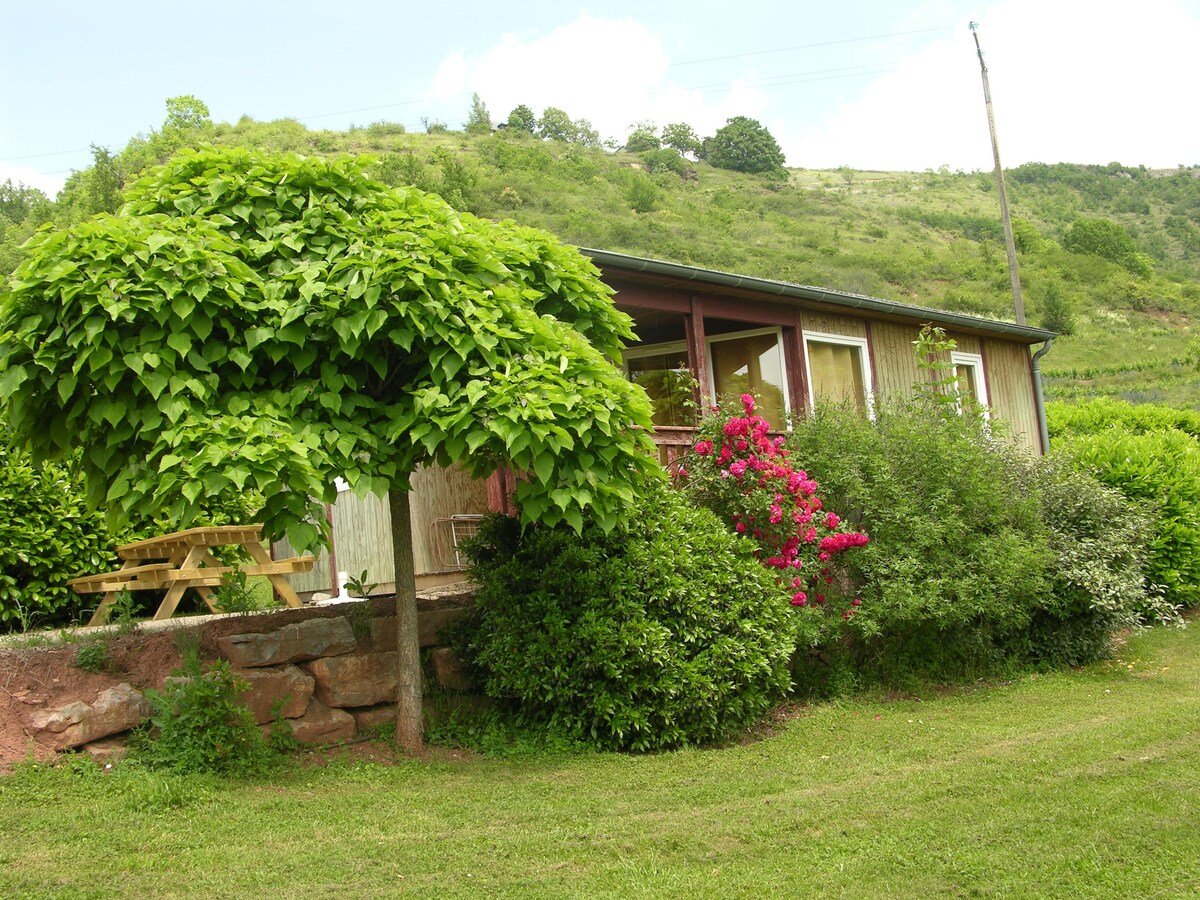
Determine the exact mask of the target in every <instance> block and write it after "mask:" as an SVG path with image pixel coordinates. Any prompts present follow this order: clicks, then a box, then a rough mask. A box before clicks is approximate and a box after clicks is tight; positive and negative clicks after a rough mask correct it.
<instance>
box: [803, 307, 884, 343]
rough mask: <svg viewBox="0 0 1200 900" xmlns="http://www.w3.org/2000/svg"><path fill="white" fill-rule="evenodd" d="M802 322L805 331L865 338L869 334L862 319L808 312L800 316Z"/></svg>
mask: <svg viewBox="0 0 1200 900" xmlns="http://www.w3.org/2000/svg"><path fill="white" fill-rule="evenodd" d="M800 322H801V325H802V327H803V328H804V331H805V333H807V332H809V331H822V332H824V333H825V334H840V335H845V336H846V337H859V338H865V337H866V336H867V326H866V323H865V322H863V320H862V319H852V318H849V317H847V316H826V315H818V314H817V313H810V312H806V313H804V314H803V315H802V316H801V317H800Z"/></svg>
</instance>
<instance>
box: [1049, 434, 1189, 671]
mask: <svg viewBox="0 0 1200 900" xmlns="http://www.w3.org/2000/svg"><path fill="white" fill-rule="evenodd" d="M1030 473H1031V476H1032V477H1033V479H1034V481H1035V483H1036V484H1037V488H1038V494H1039V496H1040V499H1041V506H1042V517H1043V520H1044V521H1045V522H1046V524H1047V526H1048V527H1049V529H1050V547H1051V550H1052V551H1053V553H1054V562H1053V566H1052V567H1051V579H1052V580H1051V596H1050V598H1049V602H1044V603H1041V604H1039V605H1038V607H1037V609H1035V611H1034V614H1033V618H1032V621H1031V623H1030V630H1029V653H1030V655H1031V656H1032V657H1033V658H1035V659H1039V660H1044V661H1046V662H1049V663H1051V664H1054V665H1080V664H1083V663H1086V662H1091V661H1092V660H1095V659H1098V658H1101V657H1103V656H1106V655H1107V653H1108V649H1109V642H1110V638H1111V635H1112V632H1113V631H1115V630H1117V629H1121V628H1131V627H1135V626H1137V625H1139V624H1141V623H1143V622H1150V623H1164V624H1165V623H1176V622H1178V621H1179V616H1178V613H1177V612H1176V610H1175V608H1174V607H1173V606H1171V604H1170V603H1169V602H1168V601H1167V600H1166V599H1165V597H1164V596H1163V595H1162V593H1161V591H1159V590H1157V589H1151V590H1148V589H1147V583H1146V571H1147V567H1148V565H1149V548H1150V545H1151V542H1152V540H1153V536H1154V527H1155V523H1156V517H1155V515H1154V513H1153V510H1152V508H1151V507H1150V506H1149V505H1148V504H1144V503H1142V504H1134V503H1131V502H1130V501H1129V500H1127V499H1126V498H1125V497H1124V496H1123V495H1122V494H1121V493H1120V492H1118V491H1116V490H1113V489H1112V488H1109V487H1106V486H1105V485H1103V484H1101V483H1100V482H1099V481H1097V480H1096V479H1095V478H1093V477H1091V476H1090V475H1087V474H1085V473H1083V472H1079V471H1076V470H1075V469H1073V468H1072V466H1071V463H1070V460H1069V459H1067V458H1066V457H1062V456H1051V457H1045V458H1042V459H1039V460H1036V461H1034V462H1033V463H1032V464H1031V469H1030Z"/></svg>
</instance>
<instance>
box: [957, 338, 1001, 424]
mask: <svg viewBox="0 0 1200 900" xmlns="http://www.w3.org/2000/svg"><path fill="white" fill-rule="evenodd" d="M950 365H952V366H954V369H955V372H954V377H955V379H957V378H958V367H959V366H969V367H971V368H972V369H974V370H975V399H976V401H977V402H978V403H979V405H980V406H981V407H983V418H984V421H990V420H991V417H992V416H991V412H992V399H991V397H990V396H989V394H988V386H987V375H986V374H985V373H984V370H983V354H982V353H966V352H964V351H962V350H951V351H950ZM955 383H956V384H957V381H956V382H955ZM956 394H958V396H957V397H956V398H955V400H956V405H957V406H958V412H959V414H960V415H961V414H962V411H963V408H962V395H961V394H960V393H958V392H957V391H956Z"/></svg>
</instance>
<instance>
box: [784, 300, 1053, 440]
mask: <svg viewBox="0 0 1200 900" xmlns="http://www.w3.org/2000/svg"><path fill="white" fill-rule="evenodd" d="M802 322H803V326H804V331H805V332H806V333H808V332H812V331H821V332H825V333H828V334H842V335H847V336H850V337H866V336H867V326H866V324H865V323H864V322H863V321H862V320H859V319H851V318H847V317H842V316H830V315H814V314H812V313H805V314H804V316H803V319H802ZM920 332H921V329H920V328H919V327H918V326H915V325H902V324H898V323H894V322H872V323H871V325H870V352H871V362H872V368H873V371H874V376H875V391H876V394H877V396H878V397H879V398H880V399H882V400H886V399H887V398H889V397H909V396H912V386H913V384H915V383H916V382H917V381H918V380H919V379H920V378H921V377H922V373H921V371H920V369H918V368H917V359H916V355H915V354H914V352H913V341H915V340H917V338H918V337H919V335H920ZM947 335H948V336H949V337H951V338H953V339H954V341H955V343H956V344H957V349H958V350H960V351H962V352H963V353H977V354H980V355H981V356H982V357H983V363H984V377H985V378H986V379H987V388H988V399H989V401H990V404H991V408H992V413H993V415H995V416H996V417H997V418H999V419H1002V420H1004V421H1005V422H1007V423H1008V425H1009V426H1010V428H1011V429H1012V435H1013V438H1014V439H1015V441H1016V443H1017V444H1018V446H1021V447H1024V448H1026V449H1028V450H1031V451H1032V452H1034V453H1038V452H1040V447H1039V437H1038V424H1037V410H1036V409H1035V407H1034V402H1033V386H1032V382H1031V381H1030V374H1029V371H1030V369H1029V355H1030V349H1029V347H1028V346H1026V345H1025V344H1019V343H1015V342H1012V341H1001V340H995V339H984V338H980V337H977V336H975V335H970V334H956V333H954V332H953V331H950V332H947ZM949 360H950V355H949V353H947V354H946V361H947V362H949Z"/></svg>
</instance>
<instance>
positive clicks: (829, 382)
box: [808, 341, 867, 413]
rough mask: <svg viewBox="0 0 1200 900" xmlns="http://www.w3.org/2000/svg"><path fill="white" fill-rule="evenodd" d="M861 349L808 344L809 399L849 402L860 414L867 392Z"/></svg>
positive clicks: (818, 342) (847, 345)
mask: <svg viewBox="0 0 1200 900" xmlns="http://www.w3.org/2000/svg"><path fill="white" fill-rule="evenodd" d="M862 362H863V360H862V348H861V347H859V346H857V345H855V344H834V343H828V342H826V341H809V342H808V365H809V373H808V375H809V378H810V380H811V382H812V395H813V400H815V401H821V400H830V401H833V402H835V403H844V402H847V401H849V402H851V403H853V404H855V406H857V407H858V408H859V410H860V411H862V412H864V413H865V412H866V410H867V391H866V385H865V384H864V383H863V364H862Z"/></svg>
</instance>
